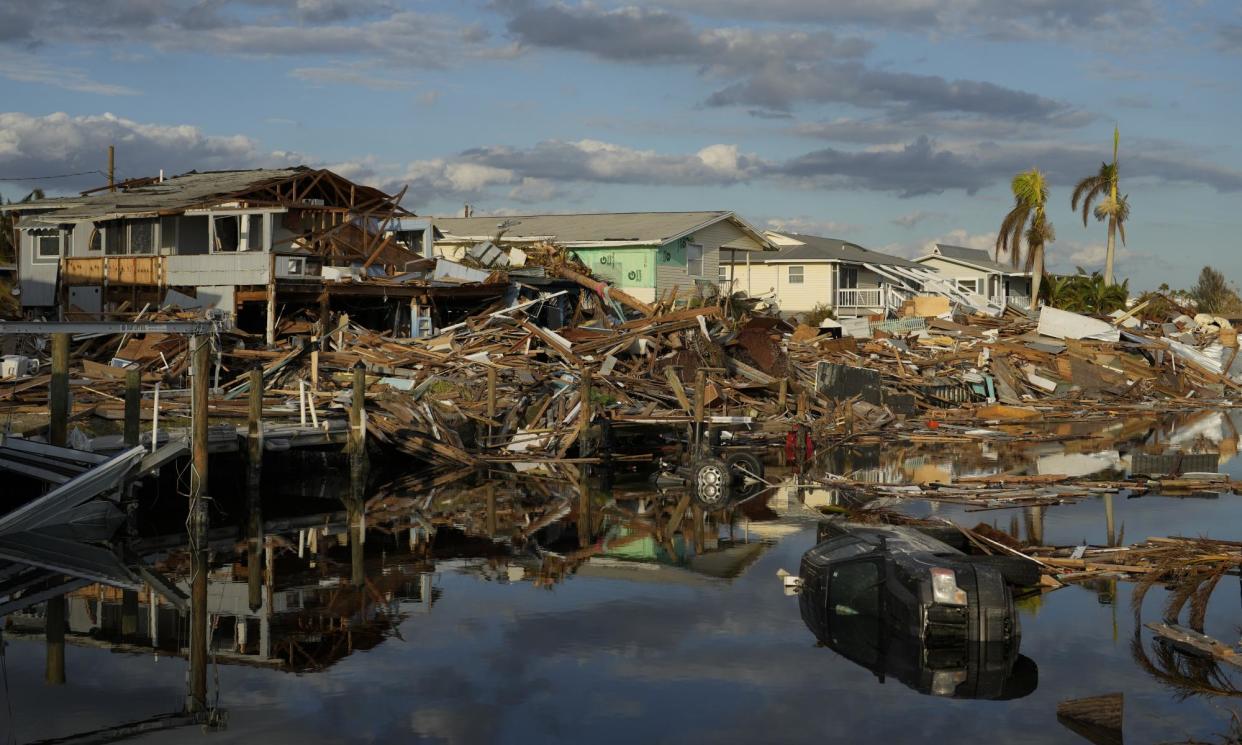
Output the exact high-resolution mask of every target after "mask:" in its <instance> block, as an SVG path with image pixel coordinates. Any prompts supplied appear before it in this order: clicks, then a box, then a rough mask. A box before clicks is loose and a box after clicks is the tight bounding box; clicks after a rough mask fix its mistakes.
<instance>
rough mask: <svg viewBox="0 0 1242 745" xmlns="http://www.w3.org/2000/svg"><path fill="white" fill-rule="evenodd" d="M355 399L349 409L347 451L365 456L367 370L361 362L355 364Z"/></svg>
mask: <svg viewBox="0 0 1242 745" xmlns="http://www.w3.org/2000/svg"><path fill="white" fill-rule="evenodd" d="M353 394H354V396H353V400H352V401H351V403H350V409H349V440H348V444H347V445H346V452H348V453H350V454H357V455H361V456H365V455H366V452H367V441H366V437H367V433H366V423H365V422H366V408H367V370H366V368H365V367H363V365H362V363H361V362H359V363H358V364H357V365H354V381H353Z"/></svg>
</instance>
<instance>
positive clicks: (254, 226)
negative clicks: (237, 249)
mask: <svg viewBox="0 0 1242 745" xmlns="http://www.w3.org/2000/svg"><path fill="white" fill-rule="evenodd" d="M242 250H245V251H262V250H263V215H247V216H246V245H245V246H244V247H243V249H242Z"/></svg>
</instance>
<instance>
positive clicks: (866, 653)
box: [828, 559, 883, 668]
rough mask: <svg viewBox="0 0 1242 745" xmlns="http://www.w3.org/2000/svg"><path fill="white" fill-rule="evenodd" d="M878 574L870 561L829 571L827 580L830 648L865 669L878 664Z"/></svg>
mask: <svg viewBox="0 0 1242 745" xmlns="http://www.w3.org/2000/svg"><path fill="white" fill-rule="evenodd" d="M880 571H881V564H880V562H878V561H875V560H871V559H863V560H861V561H847V562H845V563H843V564H839V565H837V566H834V567H832V569H831V571H830V572H829V580H828V629H829V635H830V637H831V640H832V644H831V646H832V647H833V648H834V649H836V650H837V651H838V652H840V653H841V654H843V655H845V656H846V657H849V658H850V659H852V660H854V661H855V662H858V663H859V664H862V665H865V666H867V667H872V668H874V667H875V666H876V665H878V664H879V663H880V658H881V651H880V637H881V634H882V629H881V625H882V623H883V621H882V619H881V618H880V590H881V586H880Z"/></svg>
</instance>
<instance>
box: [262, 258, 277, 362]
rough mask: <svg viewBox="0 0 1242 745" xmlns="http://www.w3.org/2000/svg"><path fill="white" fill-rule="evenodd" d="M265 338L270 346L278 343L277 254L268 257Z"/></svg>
mask: <svg viewBox="0 0 1242 745" xmlns="http://www.w3.org/2000/svg"><path fill="white" fill-rule="evenodd" d="M264 340H265V341H266V342H267V345H268V346H269V347H270V346H272V345H273V344H275V343H276V254H271V255H269V256H268V259H267V323H266V327H265V329H264Z"/></svg>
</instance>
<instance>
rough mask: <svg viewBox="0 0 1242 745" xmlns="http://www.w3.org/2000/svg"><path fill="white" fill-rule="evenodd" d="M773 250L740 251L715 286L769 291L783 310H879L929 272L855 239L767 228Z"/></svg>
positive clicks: (918, 286)
mask: <svg viewBox="0 0 1242 745" xmlns="http://www.w3.org/2000/svg"><path fill="white" fill-rule="evenodd" d="M766 235H767V237H768V239H769V240H770V241H771V242H772V243H773V244H775V245H776V246H777V247H778V249H779V250H778V251H776V252H775V253H765V254H745V255H739V256H737V257H736V258H735V259H734V260H733V261H732V262H730V261H728V260H726V261H725V263H723V264H721V269H720V283H721V287H726V286H727V287H731V288H732V289H733V291H735V292H743V293H745V294H746V295H748V296H750V297H770V298H771V299H772V300H773V301H774V302H775V303H776V305H777V307H779V308H780V310H781V312H782V313H784V314H786V315H792V314H796V313H806V312H808V311H810V310H812V309H813V308H815V306H817V305H827V306H828V307H830V308H832V309H833V311H834V312H835V313H836V314H837V315H838V316H840V317H847V316H867V315H884V314H887V313H888V312H889V311H890V310H894V309H896V308H897V307H899V306H900V305H901V303H902V302H904V301H905V300H907V299H908V298H910V297H911V296H912V295H913V294H915V293H917V292H919V291H921V290H922V289H923V284H924V283H925V282H926V281H927V280H928V278H930V277H932V276H934V273H933V272H931V271H930V270H928V269H925V268H923V267H922V266H920V265H919V264H916V263H914V262H913V261H909V260H907V259H902V258H899V257H897V256H890V255H888V254H883V253H880V252H878V251H871V250H869V249H866V248H863V247H862V246H859V245H858V244H856V243H850V242H849V241H843V240H840V239H837V238H823V237H820V236H815V235H801V234H797V233H776V232H768V233H767V234H766Z"/></svg>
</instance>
